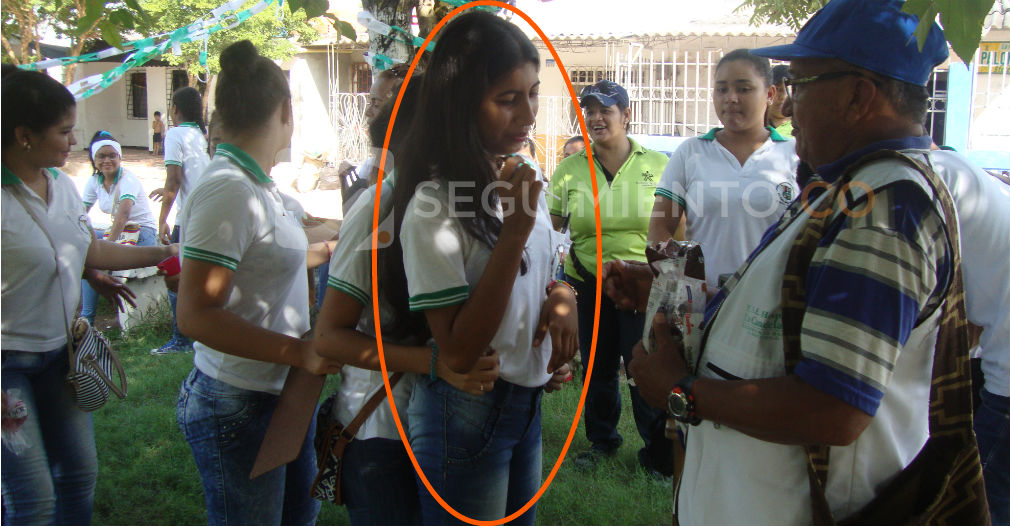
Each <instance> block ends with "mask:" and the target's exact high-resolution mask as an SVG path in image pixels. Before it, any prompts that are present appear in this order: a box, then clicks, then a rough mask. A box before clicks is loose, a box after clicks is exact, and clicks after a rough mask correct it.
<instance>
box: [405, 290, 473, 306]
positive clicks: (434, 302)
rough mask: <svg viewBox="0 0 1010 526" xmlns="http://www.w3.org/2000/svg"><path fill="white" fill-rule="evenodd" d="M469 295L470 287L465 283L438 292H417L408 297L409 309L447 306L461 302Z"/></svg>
mask: <svg viewBox="0 0 1010 526" xmlns="http://www.w3.org/2000/svg"><path fill="white" fill-rule="evenodd" d="M469 297H470V287H469V286H467V285H463V286H462V287H453V288H451V289H445V290H440V291H438V292H428V293H425V294H418V295H417V296H411V297H410V300H409V303H410V310H411V311H419V310H428V309H437V308H439V307H448V306H450V305H457V304H459V303H463V302H464V301H466V299H467V298H469Z"/></svg>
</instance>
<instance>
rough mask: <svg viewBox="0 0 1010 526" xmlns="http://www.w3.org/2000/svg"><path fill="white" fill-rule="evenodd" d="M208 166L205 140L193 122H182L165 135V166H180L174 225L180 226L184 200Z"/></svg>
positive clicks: (197, 125)
mask: <svg viewBox="0 0 1010 526" xmlns="http://www.w3.org/2000/svg"><path fill="white" fill-rule="evenodd" d="M208 164H210V156H208V155H207V139H206V138H205V137H204V136H203V132H202V131H201V130H200V125H199V124H197V123H195V122H184V123H182V124H180V125H178V126H175V127H174V128H169V129H168V132H167V133H165V166H173V165H174V166H181V167H182V180H181V181H180V182H179V191H178V193H176V194H175V206H176V215H175V224H176V225H181V224H182V223H181V222H180V221H179V213H178V211H181V210H182V209H183V207H184V206H186V199H187V198H188V197H189V194H190V193H191V192H192V191H193V189H194V188H196V185H197V184H198V183H199V182H200V179H201V177H203V171H204V170H205V169H206V168H207V165H208Z"/></svg>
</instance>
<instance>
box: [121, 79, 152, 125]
mask: <svg viewBox="0 0 1010 526" xmlns="http://www.w3.org/2000/svg"><path fill="white" fill-rule="evenodd" d="M126 118H127V119H131V120H147V118H148V115H147V72H146V71H140V72H135V73H130V83H129V85H127V87H126Z"/></svg>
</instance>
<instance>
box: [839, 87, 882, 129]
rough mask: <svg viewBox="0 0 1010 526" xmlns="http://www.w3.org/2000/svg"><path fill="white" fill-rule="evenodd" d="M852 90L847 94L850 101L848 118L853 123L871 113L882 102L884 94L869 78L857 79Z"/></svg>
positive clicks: (847, 107) (848, 102)
mask: <svg viewBox="0 0 1010 526" xmlns="http://www.w3.org/2000/svg"><path fill="white" fill-rule="evenodd" d="M853 80H854V82H853V83H852V89H851V90H849V91H848V92H847V97H848V101H847V104H846V109H845V114H846V117H847V118H848V119H849V120H850V121H852V122H855V121H859V120H862V119H863V118H864V117H866V116H867V115H868V114H869V113H871V112H872V111H873V109H874V107H875V106H876V105H877V104H879V103H880V102H881V97H882V96H883V92H882V91H881V90H880V88H879V87H878V86H877V85H876V84H874V82H873V81H872V80H870V78H868V77H862V76H860V77H855V78H854V79H853Z"/></svg>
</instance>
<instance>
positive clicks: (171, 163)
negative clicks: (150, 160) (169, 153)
mask: <svg viewBox="0 0 1010 526" xmlns="http://www.w3.org/2000/svg"><path fill="white" fill-rule="evenodd" d="M165 166H182V163H181V162H179V161H168V160H166V161H165Z"/></svg>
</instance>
